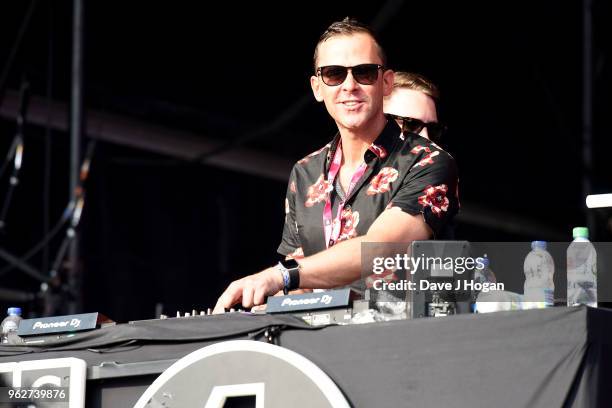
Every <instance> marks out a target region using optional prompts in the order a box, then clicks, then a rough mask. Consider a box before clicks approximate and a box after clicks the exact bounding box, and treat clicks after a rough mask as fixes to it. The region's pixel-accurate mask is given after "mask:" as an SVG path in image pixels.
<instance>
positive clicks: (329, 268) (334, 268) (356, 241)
mask: <svg viewBox="0 0 612 408" xmlns="http://www.w3.org/2000/svg"><path fill="white" fill-rule="evenodd" d="M364 241H366V236H360V237H355V238H353V239H349V240H347V241H343V242H339V243H338V244H336V245H334V246H332V247H330V248H328V249H326V250H325V251H321V252H319V253H316V254H314V255H311V256H308V257H305V258H302V259H299V260H298V261H299V263H300V266H301V267H300V287H301V288H303V289H315V288H321V289H328V288H334V287H338V286H343V285H347V284H349V283H351V282H353V281H356V280H357V279H359V278H360V276H361V243H362V242H364Z"/></svg>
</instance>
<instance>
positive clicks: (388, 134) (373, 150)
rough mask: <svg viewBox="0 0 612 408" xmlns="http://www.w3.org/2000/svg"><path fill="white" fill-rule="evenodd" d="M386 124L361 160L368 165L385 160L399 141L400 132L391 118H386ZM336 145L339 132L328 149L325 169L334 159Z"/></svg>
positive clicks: (338, 140)
mask: <svg viewBox="0 0 612 408" xmlns="http://www.w3.org/2000/svg"><path fill="white" fill-rule="evenodd" d="M386 118H387V124H386V125H385V127H384V129H383V131H382V132H381V133H380V135H378V137H377V138H376V140H374V142H373V143H372V144H371V145H370V146H369V147H368V150H366V152H365V153H364V155H363V159H364V161H365V162H366V163H369V162H370V160H372V159H375V158H378V159H380V160H383V159H385V158H386V157H387V156H389V153H390V152H392V151H393V149H394V148H395V144H396V143H397V142H398V141H401V139H400V137H399V136H400V134H401V133H402V130H401V129H400V127H399V125H398V124H397V123H396V122H395V120H393V118H391V117H389V116H386ZM338 143H340V132H337V133H336V135H335V136H334V138H333V139H332V141H331V143H330V149H329V150H328V151H327V159H326V167H327V168H329V163H330V162H331V161H332V159H333V158H334V154H336V149H337V148H338Z"/></svg>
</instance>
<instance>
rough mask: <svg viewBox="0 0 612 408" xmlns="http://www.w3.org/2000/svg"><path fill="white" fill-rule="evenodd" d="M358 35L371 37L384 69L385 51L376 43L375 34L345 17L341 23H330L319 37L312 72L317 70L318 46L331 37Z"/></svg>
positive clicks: (385, 61)
mask: <svg viewBox="0 0 612 408" xmlns="http://www.w3.org/2000/svg"><path fill="white" fill-rule="evenodd" d="M358 33H362V34H367V35H369V36H370V37H372V39H373V40H374V43H376V48H378V56H379V57H380V60H381V61H382V65H383V66H385V67H386V66H387V55H386V54H385V50H383V48H382V47H381V46H380V42H379V41H378V38H377V36H376V34H375V33H374V31H373V30H372V29H371V28H370V27H368V26H367V25H365V24H363V23H361V22H360V21H357V20H355V19H354V18H350V17H346V18H345V19H344V20H342V21H336V22H334V23H332V24H331V25H330V26H329V27H327V29H326V30H325V31H324V32H323V34H321V37H319V42H318V43H317V46H316V47H315V51H314V57H313V59H312V60H313V65H314V70H315V71H316V70H317V58H318V57H319V46H320V45H321V44H322V43H323V42H325V41H327V40H329V39H330V38H332V37H338V36H342V35H353V34H358Z"/></svg>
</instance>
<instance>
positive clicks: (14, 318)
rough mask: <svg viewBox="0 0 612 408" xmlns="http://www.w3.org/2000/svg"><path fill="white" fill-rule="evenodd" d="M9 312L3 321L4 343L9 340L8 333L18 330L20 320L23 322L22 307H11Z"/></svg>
mask: <svg viewBox="0 0 612 408" xmlns="http://www.w3.org/2000/svg"><path fill="white" fill-rule="evenodd" d="M7 313H8V316H6V317H5V318H4V320H3V321H2V343H7V342H8V334H9V333H10V332H12V331H17V329H18V328H19V322H21V308H20V307H9V308H8V310H7Z"/></svg>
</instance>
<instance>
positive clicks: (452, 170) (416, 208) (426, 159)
mask: <svg viewBox="0 0 612 408" xmlns="http://www.w3.org/2000/svg"><path fill="white" fill-rule="evenodd" d="M458 194H459V193H458V172H457V165H456V163H455V159H453V157H452V156H451V155H449V154H448V153H446V152H445V151H443V150H434V151H433V152H431V153H429V152H427V153H423V154H421V156H420V157H419V158H418V159H417V160H416V161H415V164H414V165H413V166H412V167H411V168H410V169H409V171H408V174H407V175H406V177H405V178H404V179H403V182H402V186H401V187H400V189H399V190H398V192H397V193H396V195H395V196H394V197H393V198H392V199H391V206H392V207H399V208H401V209H402V211H404V212H407V213H409V214H412V215H418V214H423V219H424V221H425V222H426V223H427V225H429V227H430V228H431V229H432V231H433V233H434V238H435V237H436V236H438V235H439V234H440V232H441V231H442V230H443V229H444V228H445V227H446V225H447V224H448V223H449V222H450V220H451V219H452V218H453V217H454V216H455V214H456V213H457V212H458V210H459V196H458Z"/></svg>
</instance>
